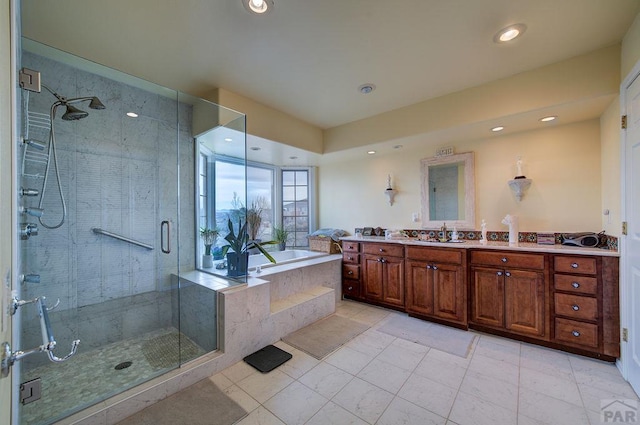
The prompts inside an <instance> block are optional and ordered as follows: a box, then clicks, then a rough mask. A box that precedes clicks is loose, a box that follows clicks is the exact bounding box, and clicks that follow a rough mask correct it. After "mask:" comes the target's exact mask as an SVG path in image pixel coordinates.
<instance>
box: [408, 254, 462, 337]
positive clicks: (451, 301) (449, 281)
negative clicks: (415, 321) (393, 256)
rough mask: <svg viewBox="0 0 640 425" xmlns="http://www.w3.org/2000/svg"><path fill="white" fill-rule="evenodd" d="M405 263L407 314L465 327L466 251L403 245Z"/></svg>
mask: <svg viewBox="0 0 640 425" xmlns="http://www.w3.org/2000/svg"><path fill="white" fill-rule="evenodd" d="M405 264H406V278H405V288H406V300H405V309H406V311H407V313H409V314H410V315H412V316H416V317H420V318H425V319H432V320H434V321H437V322H444V323H447V324H451V325H453V326H457V327H462V328H465V329H466V327H467V296H466V294H467V289H466V288H467V285H466V252H465V251H464V250H462V249H447V248H429V247H423V246H407V249H406V263H405Z"/></svg>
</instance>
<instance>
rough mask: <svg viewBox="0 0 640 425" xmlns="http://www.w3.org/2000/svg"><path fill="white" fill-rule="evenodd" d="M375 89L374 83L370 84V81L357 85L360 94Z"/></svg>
mask: <svg viewBox="0 0 640 425" xmlns="http://www.w3.org/2000/svg"><path fill="white" fill-rule="evenodd" d="M375 89H376V85H375V84H371V83H365V84H363V85H361V86H360V87H358V91H359V92H360V93H362V94H369V93H371V92H372V91H374V90H375Z"/></svg>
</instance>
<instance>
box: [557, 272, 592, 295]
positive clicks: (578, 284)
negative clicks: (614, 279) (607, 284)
mask: <svg viewBox="0 0 640 425" xmlns="http://www.w3.org/2000/svg"><path fill="white" fill-rule="evenodd" d="M553 281H554V286H555V289H556V291H568V292H575V293H577V294H588V295H596V294H597V291H598V279H597V278H595V277H586V276H571V275H566V274H556V275H554V276H553Z"/></svg>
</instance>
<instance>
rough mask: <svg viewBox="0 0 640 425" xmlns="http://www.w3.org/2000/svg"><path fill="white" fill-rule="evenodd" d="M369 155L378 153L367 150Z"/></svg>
mask: <svg viewBox="0 0 640 425" xmlns="http://www.w3.org/2000/svg"><path fill="white" fill-rule="evenodd" d="M367 153H368V154H369V155H374V154H375V153H376V151H368V152H367Z"/></svg>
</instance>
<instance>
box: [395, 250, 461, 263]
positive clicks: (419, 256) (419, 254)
mask: <svg viewBox="0 0 640 425" xmlns="http://www.w3.org/2000/svg"><path fill="white" fill-rule="evenodd" d="M463 255H464V251H462V250H459V249H438V248H428V247H424V246H407V258H408V259H410V260H418V261H429V262H434V263H452V264H462V256H463Z"/></svg>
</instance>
